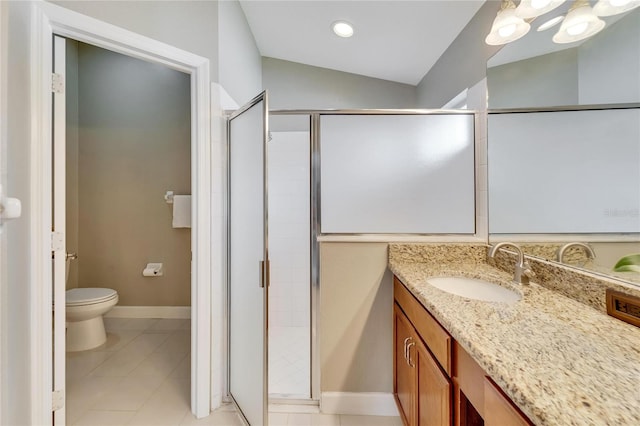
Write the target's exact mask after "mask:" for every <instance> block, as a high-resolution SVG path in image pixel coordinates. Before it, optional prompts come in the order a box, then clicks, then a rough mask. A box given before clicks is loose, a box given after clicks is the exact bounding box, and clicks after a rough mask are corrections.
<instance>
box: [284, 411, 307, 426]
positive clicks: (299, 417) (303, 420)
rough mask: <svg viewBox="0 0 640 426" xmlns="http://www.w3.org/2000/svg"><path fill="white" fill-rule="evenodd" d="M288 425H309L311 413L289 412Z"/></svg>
mask: <svg viewBox="0 0 640 426" xmlns="http://www.w3.org/2000/svg"><path fill="white" fill-rule="evenodd" d="M287 425H288V426H311V414H300V413H297V414H289V418H288V419H287Z"/></svg>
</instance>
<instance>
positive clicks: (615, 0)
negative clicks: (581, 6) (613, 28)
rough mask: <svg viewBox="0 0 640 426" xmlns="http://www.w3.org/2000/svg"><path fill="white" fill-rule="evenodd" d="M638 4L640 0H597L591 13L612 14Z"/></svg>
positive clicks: (622, 11)
mask: <svg viewBox="0 0 640 426" xmlns="http://www.w3.org/2000/svg"><path fill="white" fill-rule="evenodd" d="M638 6H640V0H599V1H598V3H596V5H595V6H593V13H595V14H596V15H598V16H612V15H617V14H619V13H624V12H628V11H630V10H631V9H635V8H636V7H638Z"/></svg>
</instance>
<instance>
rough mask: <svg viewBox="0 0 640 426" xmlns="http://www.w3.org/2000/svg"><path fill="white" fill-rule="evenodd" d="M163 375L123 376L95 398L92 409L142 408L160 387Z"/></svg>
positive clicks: (133, 409) (122, 409)
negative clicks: (99, 396) (108, 389)
mask: <svg viewBox="0 0 640 426" xmlns="http://www.w3.org/2000/svg"><path fill="white" fill-rule="evenodd" d="M163 380H164V377H156V376H148V377H125V378H124V379H122V381H120V383H118V384H117V385H115V386H113V387H112V388H111V390H110V391H109V392H107V393H105V394H104V395H103V396H102V397H101V398H99V399H98V400H96V401H95V402H94V403H93V405H92V406H91V409H92V410H120V411H136V410H139V409H140V408H142V406H143V405H144V403H145V402H147V400H148V399H149V398H150V397H151V395H152V394H153V393H154V392H155V391H156V389H158V387H160V384H161V383H162V381H163Z"/></svg>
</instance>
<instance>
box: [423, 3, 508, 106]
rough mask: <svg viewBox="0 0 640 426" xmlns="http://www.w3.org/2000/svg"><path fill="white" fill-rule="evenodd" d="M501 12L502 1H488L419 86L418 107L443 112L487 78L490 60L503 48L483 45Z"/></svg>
mask: <svg viewBox="0 0 640 426" xmlns="http://www.w3.org/2000/svg"><path fill="white" fill-rule="evenodd" d="M499 9H500V2H499V1H496V0H488V1H487V2H486V3H485V4H484V5H483V6H482V7H481V8H480V10H478V12H477V13H476V14H475V16H474V17H473V19H472V20H471V21H470V22H469V23H468V24H467V26H466V27H465V28H464V30H462V32H461V33H460V34H459V35H458V37H457V38H456V39H455V40H454V41H453V43H451V45H450V46H449V48H448V49H447V50H446V51H445V52H444V53H443V54H442V56H441V57H440V59H438V61H437V62H436V64H435V65H434V66H433V67H432V68H431V70H429V72H428V73H427V74H426V75H425V76H424V77H423V78H422V81H420V84H418V88H417V92H418V94H417V97H418V107H420V108H440V107H442V106H443V105H444V104H446V103H447V102H448V101H449V100H451V99H452V98H453V97H454V96H456V95H457V94H458V93H460V92H461V91H463V90H464V89H466V88H468V87H471V86H473V85H475V84H476V83H477V82H479V81H480V80H482V79H483V78H485V76H486V68H487V60H488V59H489V58H490V57H491V56H493V55H494V54H495V53H496V52H497V51H498V50H500V48H501V46H489V45H487V44H486V43H485V42H484V39H485V37H486V36H487V34H489V31H490V30H491V24H492V23H493V19H494V18H495V17H496V13H497V12H498V10H499Z"/></svg>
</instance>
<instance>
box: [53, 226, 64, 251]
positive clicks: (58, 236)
mask: <svg viewBox="0 0 640 426" xmlns="http://www.w3.org/2000/svg"><path fill="white" fill-rule="evenodd" d="M58 250H64V234H63V233H62V232H55V231H54V232H52V233H51V251H58Z"/></svg>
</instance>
